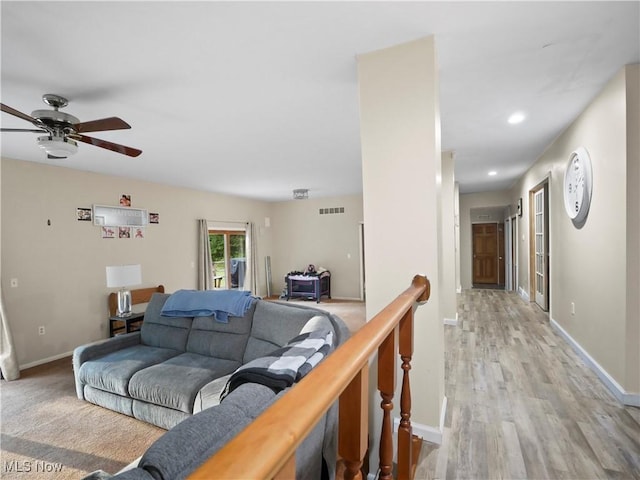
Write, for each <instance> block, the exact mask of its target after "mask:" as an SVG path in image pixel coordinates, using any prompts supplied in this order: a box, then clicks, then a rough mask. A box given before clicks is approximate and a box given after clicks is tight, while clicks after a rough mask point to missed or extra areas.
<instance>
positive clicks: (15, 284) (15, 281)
mask: <svg viewBox="0 0 640 480" xmlns="http://www.w3.org/2000/svg"><path fill="white" fill-rule="evenodd" d="M17 287H18V279H17V278H12V279H11V288H17Z"/></svg>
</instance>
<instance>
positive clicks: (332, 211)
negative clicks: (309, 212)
mask: <svg viewBox="0 0 640 480" xmlns="http://www.w3.org/2000/svg"><path fill="white" fill-rule="evenodd" d="M318 213H320V215H333V214H335V213H344V207H331V208H321V209H319V210H318Z"/></svg>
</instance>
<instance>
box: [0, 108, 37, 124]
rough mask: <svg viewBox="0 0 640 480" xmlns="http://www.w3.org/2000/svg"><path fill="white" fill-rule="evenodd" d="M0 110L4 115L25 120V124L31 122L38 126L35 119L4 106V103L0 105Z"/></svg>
mask: <svg viewBox="0 0 640 480" xmlns="http://www.w3.org/2000/svg"><path fill="white" fill-rule="evenodd" d="M0 110H2V111H3V112H4V113H8V114H9V115H13V116H14V117H18V118H21V119H23V120H26V121H27V122H31V123H33V124H34V125H40V121H39V120H38V119H36V118H33V117H32V116H31V115H27V114H26V113H22V112H19V111H18V110H16V109H15V108H11V107H10V106H9V105H5V104H4V103H0Z"/></svg>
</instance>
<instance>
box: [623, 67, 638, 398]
mask: <svg viewBox="0 0 640 480" xmlns="http://www.w3.org/2000/svg"><path fill="white" fill-rule="evenodd" d="M626 75H627V331H626V339H627V346H626V349H627V358H626V364H627V375H626V380H625V386H626V388H627V390H628V391H631V392H638V393H640V295H639V294H638V292H640V187H639V186H640V134H639V133H638V132H640V65H631V66H628V67H627V69H626Z"/></svg>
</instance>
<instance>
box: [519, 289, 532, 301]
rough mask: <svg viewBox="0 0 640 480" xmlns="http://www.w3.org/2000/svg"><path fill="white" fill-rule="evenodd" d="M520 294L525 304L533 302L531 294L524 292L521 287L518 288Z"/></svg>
mask: <svg viewBox="0 0 640 480" xmlns="http://www.w3.org/2000/svg"><path fill="white" fill-rule="evenodd" d="M518 294H520V296H521V297H522V299H523V300H524V301H525V302H530V301H531V300H530V299H529V294H528V293H527V292H525V291H524V288H522V287H519V288H518Z"/></svg>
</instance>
